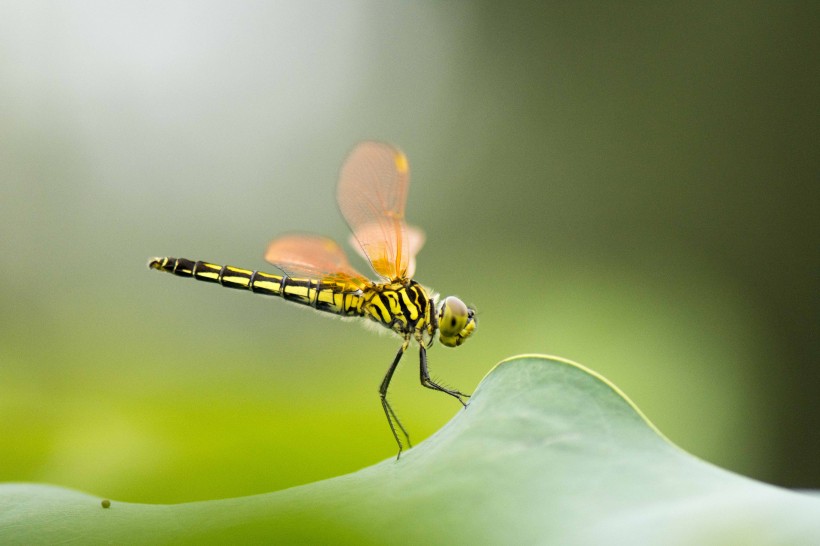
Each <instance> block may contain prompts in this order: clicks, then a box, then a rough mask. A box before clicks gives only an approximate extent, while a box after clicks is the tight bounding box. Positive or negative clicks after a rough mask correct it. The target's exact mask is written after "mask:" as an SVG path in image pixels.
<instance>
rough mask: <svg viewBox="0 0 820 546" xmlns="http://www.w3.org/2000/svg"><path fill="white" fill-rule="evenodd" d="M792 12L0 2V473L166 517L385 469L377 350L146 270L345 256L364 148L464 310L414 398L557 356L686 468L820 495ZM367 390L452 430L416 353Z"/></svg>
mask: <svg viewBox="0 0 820 546" xmlns="http://www.w3.org/2000/svg"><path fill="white" fill-rule="evenodd" d="M817 15H818V10H817V8H816V5H815V4H814V3H808V2H807V3H803V4H801V3H779V2H768V3H767V2H761V3H754V4H748V3H740V2H738V3H720V4H717V5H716V4H713V3H702V4H687V5H686V6H678V7H672V8H670V7H668V6H666V7H659V6H655V5H653V4H652V3H648V4H638V3H635V4H630V6H629V7H624V6H621V7H616V6H609V5H604V4H603V3H588V4H580V3H579V4H575V3H573V4H568V5H552V4H543V5H542V6H541V7H539V8H523V7H520V6H518V5H516V4H499V5H498V6H496V5H495V3H492V2H487V3H466V2H460V3H446V4H445V3H441V4H440V3H411V2H387V3H385V2H348V3H334V2H273V3H265V2H258V3H180V2H149V3H145V2H139V3H108V2H101V1H100V2H74V3H38V2H17V3H13V2H12V3H2V4H0V78H2V81H0V192H1V193H0V229H2V234H3V236H2V238H0V245H1V246H0V251H2V256H3V271H4V272H5V275H4V282H3V283H2V287H1V288H0V306H2V307H1V308H2V315H0V317H1V318H0V321H1V322H0V437H1V438H3V440H4V441H3V442H2V447H0V480H2V481H42V482H50V483H54V484H59V485H64V486H70V487H76V488H80V489H83V490H86V491H90V492H94V493H98V494H100V495H105V496H108V497H110V498H114V499H118V500H127V501H143V502H175V501H187V500H196V499H209V498H218V497H229V496H239V495H247V494H252V493H261V492H265V491H270V490H274V489H281V488H284V487H288V486H292V485H297V484H301V483H306V482H310V481H313V480H317V479H321V478H326V477H330V476H334V475H338V474H341V473H345V472H350V471H353V470H356V469H358V468H361V467H363V466H365V465H368V464H371V463H374V462H376V461H379V460H381V459H384V458H387V457H392V456H394V455H395V444H394V442H393V439H392V437H391V435H390V432H389V430H388V428H387V424H386V423H385V419H384V415H383V414H382V411H381V408H380V406H379V402H378V397H377V388H378V385H379V383H380V382H381V378H382V374H383V373H384V371H385V370H386V368H387V366H388V364H389V363H390V360H391V359H392V357H393V355H394V353H395V351H396V350H397V348H398V345H399V341H398V340H397V339H394V338H391V337H389V336H387V335H384V336H377V335H374V334H373V333H372V332H368V331H367V330H365V329H363V328H361V327H360V326H358V325H357V324H355V323H354V324H351V323H346V322H343V321H340V320H329V319H327V318H324V317H321V316H317V314H316V313H313V312H310V311H308V310H303V309H299V308H298V307H296V306H292V305H286V304H284V303H283V302H281V301H276V300H274V299H270V298H267V299H266V298H262V297H258V296H251V295H249V294H244V293H239V292H236V291H230V290H224V289H219V288H217V287H214V286H209V285H206V284H204V283H197V282H194V281H186V280H182V279H178V278H173V277H171V276H170V275H160V274H158V273H156V272H149V271H148V270H147V269H146V267H145V263H146V261H147V259H148V258H149V257H151V256H156V255H170V256H181V257H187V258H192V259H204V260H211V261H214V262H217V263H228V264H231V265H236V266H240V267H247V268H254V269H255V268H262V269H266V268H265V264H264V262H263V260H262V258H261V255H262V253H263V250H264V248H265V245H266V244H267V242H268V241H269V240H270V239H271V238H272V237H274V236H275V235H277V234H280V233H282V232H286V231H291V230H300V231H314V232H318V233H325V234H328V235H331V236H333V237H335V238H336V239H337V240H339V241H343V240H346V238H347V228H346V226H345V224H344V222H343V220H342V218H341V216H340V214H339V213H338V211H337V209H336V205H335V201H334V188H335V181H336V176H337V173H338V169H339V167H340V165H341V162H342V160H343V159H344V156H345V154H346V153H347V152H348V151H349V150H350V148H352V146H353V145H354V144H355V143H356V142H357V141H359V140H362V139H379V140H385V141H389V142H392V143H395V144H397V145H399V146H401V147H402V148H403V149H404V150H405V152H406V153H407V154H408V156H409V158H410V164H411V169H412V173H413V183H412V187H411V194H410V200H409V204H408V216H409V218H410V219H411V221H412V222H413V223H416V224H418V225H420V226H423V227H424V229H425V230H426V231H427V235H428V239H427V245H426V247H425V249H424V250H423V251H422V253H421V255H420V257H419V265H418V268H417V280H419V281H420V282H422V283H423V284H426V285H429V286H431V287H433V288H435V289H436V290H438V291H439V292H441V293H442V294H444V295H447V294H452V293H454V294H457V295H459V296H460V297H462V298H463V299H465V300H466V301H468V302H471V303H474V304H475V305H476V306H477V308H478V312H479V329H478V331H477V333H476V335H475V337H474V339H471V340H470V341H469V343H467V344H465V345H464V346H463V347H461V348H459V349H457V350H456V349H447V348H443V347H436V348H434V349H433V350H432V351H431V353H430V361H431V367H432V370H433V374H434V376H435V377H436V378H438V379H440V380H441V381H443V382H444V383H446V384H448V385H452V386H455V387H457V388H459V389H461V390H466V391H471V390H472V389H474V388H475V386H476V385H477V384H478V382H479V381H480V379H481V378H482V377H483V375H484V374H485V373H486V372H487V371H488V370H489V369H490V368H491V367H492V366H493V365H494V364H495V363H496V362H497V361H499V360H501V359H503V358H506V357H508V356H512V355H514V354H519V353H534V352H539V353H549V354H555V355H560V356H563V357H566V358H570V359H573V360H576V361H579V362H581V363H583V364H585V365H586V366H589V367H591V368H593V369H595V370H596V371H598V372H600V373H602V374H603V375H605V376H606V377H608V378H609V379H610V380H612V381H613V382H614V383H616V384H617V385H618V386H620V387H621V388H622V389H623V390H624V391H625V392H626V393H627V394H628V395H630V396H631V397H632V399H633V400H634V401H635V402H636V403H637V405H638V406H639V407H640V408H641V409H642V410H643V411H644V413H646V414H647V416H648V417H649V418H650V419H651V420H653V421H654V422H655V424H656V425H657V426H658V427H659V428H660V429H661V430H662V431H663V432H664V433H665V434H666V435H667V436H668V437H669V438H670V439H672V440H673V441H675V442H676V443H678V444H679V445H681V446H682V447H683V448H685V449H687V450H688V451H691V452H692V453H694V454H696V455H699V456H701V457H703V458H705V459H707V460H709V461H712V462H715V463H717V464H720V465H722V466H725V467H727V468H729V469H731V470H734V471H737V472H741V473H743V474H746V475H750V476H753V477H756V478H760V479H764V480H768V481H773V482H776V483H782V484H786V485H797V486H802V487H818V486H820V469H818V467H817V465H816V461H817V459H818V457H820V438H819V437H818V435H817V433H816V422H817V421H816V420H817V419H818V417H820V415H818V413H819V412H820V410H818V405H817V398H816V394H817V392H818V387H820V379H819V378H818V371H817V369H816V368H817V366H816V364H817V356H818V350H817V349H818V346H817V339H816V332H817V328H816V327H817V303H818V301H817V294H818V286H817V284H818V283H817V278H818V275H817V273H818V265H819V264H818V254H817V235H818V225H817V218H816V217H817V205H818V195H817V173H818V172H820V171H818V162H817V157H816V155H817V154H816V143H817V93H816V90H817V83H818V82H817V79H818V78H817V75H818V71H817V53H816V52H817V50H818V49H817V45H818V44H817V40H816V37H815V36H814V35H815V34H816V23H817V21H818V17H817ZM355 263H356V264H357V265H358V266H359V267H361V268H362V269H363V270H364V264H362V263H361V262H360V261H356V262H355ZM267 269H270V267H267ZM391 396H392V398H391V399H392V401H393V404H394V407H395V408H396V409H397V411H398V412H399V414H400V416H401V417H402V420H403V422H404V424H405V425H406V426H407V428H408V429H409V430H410V432H411V434H412V436H413V438H414V440H415V441H416V442H418V441H420V440H422V439H423V438H425V437H426V436H428V435H430V434H431V433H432V432H434V431H435V430H436V429H437V428H438V427H440V426H441V425H442V424H444V423H445V422H446V421H447V420H448V419H450V418H451V417H452V416H454V415H455V414H456V413H457V411H458V410H459V405H458V404H457V402H455V401H454V400H452V399H450V398H449V397H446V396H444V395H441V394H438V393H434V392H431V391H428V390H426V389H423V388H422V387H420V386H419V384H418V357H417V354H416V353H415V352H410V353H408V355H407V356H406V357H405V360H404V361H403V363H402V367H401V368H400V370H399V372H398V373H397V376H396V377H395V379H394V382H393V387H392V389H391Z"/></svg>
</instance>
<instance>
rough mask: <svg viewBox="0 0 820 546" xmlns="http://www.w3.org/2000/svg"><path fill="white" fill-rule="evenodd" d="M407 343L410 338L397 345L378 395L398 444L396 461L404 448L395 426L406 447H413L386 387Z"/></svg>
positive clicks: (408, 343)
mask: <svg viewBox="0 0 820 546" xmlns="http://www.w3.org/2000/svg"><path fill="white" fill-rule="evenodd" d="M409 345H410V340H407V339H406V340H404V343H402V344H401V347H399V352H398V353H396V358H394V359H393V363H392V364H390V367H389V368H388V369H387V373H386V374H384V379H382V384H381V386H380V387H379V397H380V398H381V401H382V409H384V414H385V416H387V424H388V425H390V431H391V432H392V433H393V438H395V439H396V443H397V444H398V446H399V452H398V453H397V454H396V460H397V461H398V460H399V457H400V456H401V452H402V450H403V449H404V445H403V444H402V443H401V440H400V439H399V434H398V432H397V431H396V428H397V427H398V429H399V430H400V431H401V433H402V435H404V439H405V440H407V447H413V445H412V444H411V443H410V435H409V434H407V431H406V430H405V429H404V425H402V424H401V421H399V418H398V416H397V415H396V412H395V411H393V408H392V406H390V402H388V401H387V388H388V387H389V386H390V380H391V379H393V372H395V371H396V367H398V365H399V361H400V360H401V357H402V355H404V351H406V350H407V347H408V346H409Z"/></svg>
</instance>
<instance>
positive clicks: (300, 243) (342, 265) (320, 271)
mask: <svg viewBox="0 0 820 546" xmlns="http://www.w3.org/2000/svg"><path fill="white" fill-rule="evenodd" d="M265 260H267V261H268V262H270V263H272V264H273V265H275V266H276V267H278V268H279V269H281V270H282V271H284V272H285V273H286V274H287V275H288V276H289V277H307V278H312V279H319V280H325V281H333V282H343V283H349V284H350V285H351V286H352V287H355V288H362V287H364V286H366V285H367V284H369V282H370V281H368V280H367V278H366V277H365V276H364V275H362V274H361V273H359V272H358V271H356V270H355V269H354V268H353V266H352V265H350V263H349V262H348V261H347V257H346V256H345V254H344V251H342V249H341V248H340V247H339V245H337V244H336V242H335V241H333V240H332V239H328V238H327V237H321V236H319V235H308V234H292V235H284V236H282V237H279V238H278V239H274V240H273V241H271V243H270V244H269V245H268V249H267V250H266V251H265Z"/></svg>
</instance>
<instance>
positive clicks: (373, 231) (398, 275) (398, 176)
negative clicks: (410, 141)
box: [336, 142, 423, 280]
mask: <svg viewBox="0 0 820 546" xmlns="http://www.w3.org/2000/svg"><path fill="white" fill-rule="evenodd" d="M409 183H410V167H409V165H408V163H407V157H406V156H405V155H404V154H403V153H402V152H401V151H400V150H398V149H396V148H394V147H392V146H390V145H388V144H383V143H381V142H362V143H361V144H359V145H358V146H356V147H355V148H354V149H353V151H352V152H351V153H350V155H349V156H348V157H347V160H346V161H345V164H344V165H343V166H342V172H341V175H340V177H339V185H338V187H337V189H336V199H337V201H338V203H339V208H340V209H341V211H342V215H343V216H344V217H345V220H347V223H348V225H349V226H350V229H351V231H352V232H353V235H354V237H355V238H356V241H357V242H358V246H359V247H361V253H362V254H363V255H364V256H365V257H366V258H367V260H368V261H369V262H370V265H371V266H372V267H373V270H374V271H375V272H376V273H378V274H379V275H380V276H382V277H384V278H386V279H390V280H392V279H403V278H408V277H409V275H408V271H410V264H411V263H413V262H414V257H415V252H416V251H418V250H419V248H420V246H419V247H418V248H415V249H414V248H412V245H411V244H410V242H411V239H412V238H413V237H414V235H411V234H410V232H411V229H410V228H408V226H407V224H406V223H405V220H404V207H405V204H406V203H407V190H408V187H409ZM415 231H416V232H419V230H415ZM422 240H423V237H422Z"/></svg>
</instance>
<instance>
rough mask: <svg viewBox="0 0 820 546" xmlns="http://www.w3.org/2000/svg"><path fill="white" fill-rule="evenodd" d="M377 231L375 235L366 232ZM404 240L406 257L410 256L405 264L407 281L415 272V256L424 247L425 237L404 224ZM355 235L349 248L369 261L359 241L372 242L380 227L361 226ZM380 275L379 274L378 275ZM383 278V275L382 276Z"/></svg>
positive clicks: (351, 237)
mask: <svg viewBox="0 0 820 546" xmlns="http://www.w3.org/2000/svg"><path fill="white" fill-rule="evenodd" d="M371 229H374V230H379V231H378V232H377V233H367V231H368V230H371ZM404 229H405V239H404V245H405V247H406V248H407V252H408V255H409V256H410V261H409V262H408V264H407V273H406V274H405V275H406V277H407V278H408V279H412V278H413V274H414V273H415V272H416V254H418V253H419V251H420V250H421V247H423V246H424V241H425V235H424V231H422V229H421V228H418V227H416V226H411V225H407V224H405V226H404ZM357 233H358V235H357V234H354V233H351V234H350V239H349V243H350V246H352V247H353V249H354V250H355V251H356V253H357V254H358V255H359V256H361V257H362V258H364V259H365V260H368V261H369V260H370V258H368V256H367V255H366V254H365V253H364V250H363V249H362V246H361V245H360V244H359V241H360V240H362V239H364V240H372V239H375V238H377V237H378V236H379V234H380V233H381V228H380V226H378V225H376V224H370V225H369V226H363V227H361V228H359V231H358V232H357ZM379 274H380V275H381V273H379ZM382 276H385V275H382Z"/></svg>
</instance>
